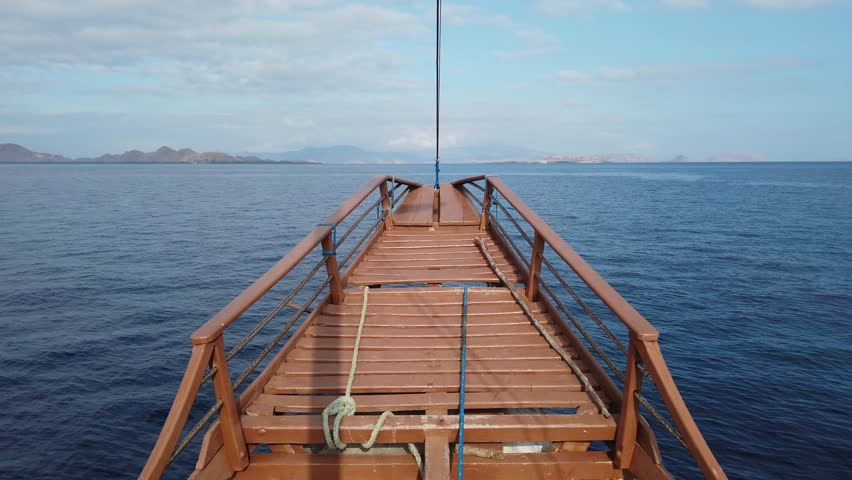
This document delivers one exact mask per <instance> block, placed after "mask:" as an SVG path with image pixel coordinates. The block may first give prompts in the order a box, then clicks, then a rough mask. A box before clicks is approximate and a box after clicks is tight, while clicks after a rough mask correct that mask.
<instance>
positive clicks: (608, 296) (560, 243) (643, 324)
mask: <svg viewBox="0 0 852 480" xmlns="http://www.w3.org/2000/svg"><path fill="white" fill-rule="evenodd" d="M488 183H489V184H490V185H492V186H493V187H494V188H495V189H496V190H497V191H498V192H500V195H502V196H503V198H504V199H505V200H506V201H507V202H509V204H510V205H512V207H513V208H514V209H515V211H517V212H518V213H519V214H520V215H521V216H522V217H524V219H525V220H526V221H527V222H528V223H529V224H530V226H532V227H533V229H534V230H535V232H536V234H538V235H541V237H542V239H543V240H544V242H545V243H547V244H548V245H550V248H552V249H553V251H554V252H556V254H557V255H559V256H560V257H561V258H562V260H565V263H567V264H568V266H569V267H571V269H572V270H574V272H575V273H576V274H577V276H578V277H580V279H581V280H583V282H585V283H586V285H588V286H589V288H591V289H592V291H593V292H595V294H596V295H597V296H598V298H600V299H601V301H602V302H604V304H606V306H607V307H609V308H610V310H612V312H613V313H615V315H616V316H617V317H618V318H619V319H621V321H622V323H624V325H626V326H627V328H628V329H629V330H630V332H631V334H633V335H636V337H637V338H638V339H640V340H656V339H658V338H659V337H660V333H659V332H658V331H657V329H656V328H654V326H653V325H651V323H650V322H648V320H646V319H645V317H643V316H642V315H641V314H640V313H639V312H637V311H636V309H635V308H633V307H632V306H631V305H630V304H629V303H627V300H625V299H624V298H623V297H622V296H621V295H619V293H618V292H616V291H615V289H613V288H612V287H611V286H610V285H609V283H607V282H606V280H604V279H603V278H602V277H601V276H600V275H599V274H598V272H596V271H595V270H594V269H593V268H592V267H591V266H590V265H589V264H588V263H586V261H585V260H583V259H582V257H580V255H579V254H577V252H576V251H574V249H573V248H571V246H570V245H568V244H567V243H566V242H565V240H563V239H562V237H560V236H559V235H558V234H557V233H556V232H554V231H553V229H552V228H550V226H549V225H547V223H545V222H544V220H542V219H541V217H539V216H538V215H537V214H536V213H535V212H534V211H533V210H532V209H531V208H530V207H528V206H527V204H526V203H524V202H523V200H521V199H520V198H518V196H517V195H516V194H515V192H513V191H512V189H510V188H509V187H508V186H507V185H506V184H505V183H503V181H502V180H500V179H499V178H497V177H488Z"/></svg>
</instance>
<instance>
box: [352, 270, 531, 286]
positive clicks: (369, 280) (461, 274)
mask: <svg viewBox="0 0 852 480" xmlns="http://www.w3.org/2000/svg"><path fill="white" fill-rule="evenodd" d="M506 277H507V278H508V279H509V281H510V282H513V283H519V282H520V279H519V278H518V276H517V275H512V274H507V275H506ZM497 281H498V279H497V276H496V275H494V274H493V273H467V272H465V271H463V270H410V271H406V272H403V271H396V272H389V273H386V274H377V273H365V274H360V273H356V274H355V275H353V276H352V278H351V279H350V280H349V284H350V285H399V284H419V285H422V284H442V283H466V282H475V283H496V282H497Z"/></svg>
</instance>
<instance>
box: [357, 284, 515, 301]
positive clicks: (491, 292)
mask: <svg viewBox="0 0 852 480" xmlns="http://www.w3.org/2000/svg"><path fill="white" fill-rule="evenodd" d="M363 293H364V289H363V288H350V289H348V290H346V297H345V298H344V301H343V303H344V304H346V305H361V302H362V301H363ZM463 295H464V289H463V288H458V287H455V288H383V289H378V290H375V289H374V290H371V291H370V305H411V304H417V305H426V304H428V305H447V304H452V305H461V302H462V297H463ZM468 302H470V304H471V305H473V304H477V303H511V304H516V303H517V302H516V301H515V299H514V298H512V295H511V293H509V290H507V289H505V288H496V287H471V288H469V289H468Z"/></svg>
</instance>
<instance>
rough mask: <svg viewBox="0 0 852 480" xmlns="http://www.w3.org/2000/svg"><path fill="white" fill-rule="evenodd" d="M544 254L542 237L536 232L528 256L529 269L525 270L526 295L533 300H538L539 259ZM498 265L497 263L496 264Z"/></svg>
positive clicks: (540, 259)
mask: <svg viewBox="0 0 852 480" xmlns="http://www.w3.org/2000/svg"><path fill="white" fill-rule="evenodd" d="M543 255H544V237H542V236H541V234H540V233H538V232H536V233H535V236H534V237H533V247H532V258H530V270H529V272H527V291H526V296H527V298H528V299H529V300H530V301H531V302H534V301H536V300H538V278H537V275H539V274H541V261H542V256H543ZM497 266H498V267H499V265H497Z"/></svg>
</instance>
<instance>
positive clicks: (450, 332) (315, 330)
mask: <svg viewBox="0 0 852 480" xmlns="http://www.w3.org/2000/svg"><path fill="white" fill-rule="evenodd" d="M544 328H545V329H546V330H547V332H548V333H550V334H551V335H557V330H556V327H554V326H553V325H550V326H546V327H544ZM461 330H462V329H461V326H460V325H453V326H429V327H408V328H395V327H373V326H365V327H364V329H363V332H362V333H361V336H362V338H386V339H388V341H396V339H398V338H406V337H416V338H457V337H461V334H462V331H461ZM357 334H358V326H357V325H352V326H346V325H315V326H311V328H309V329H308V331H307V332H305V335H306V336H308V337H318V338H350V337H351V338H354V337H355V336H356V335H357ZM518 335H532V336H534V337H538V336H540V335H541V334H540V333H539V332H538V330H536V328H535V327H533V326H532V325H508V326H489V327H479V328H475V329H474V328H468V332H467V336H468V337H469V338H474V337H506V336H518Z"/></svg>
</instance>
